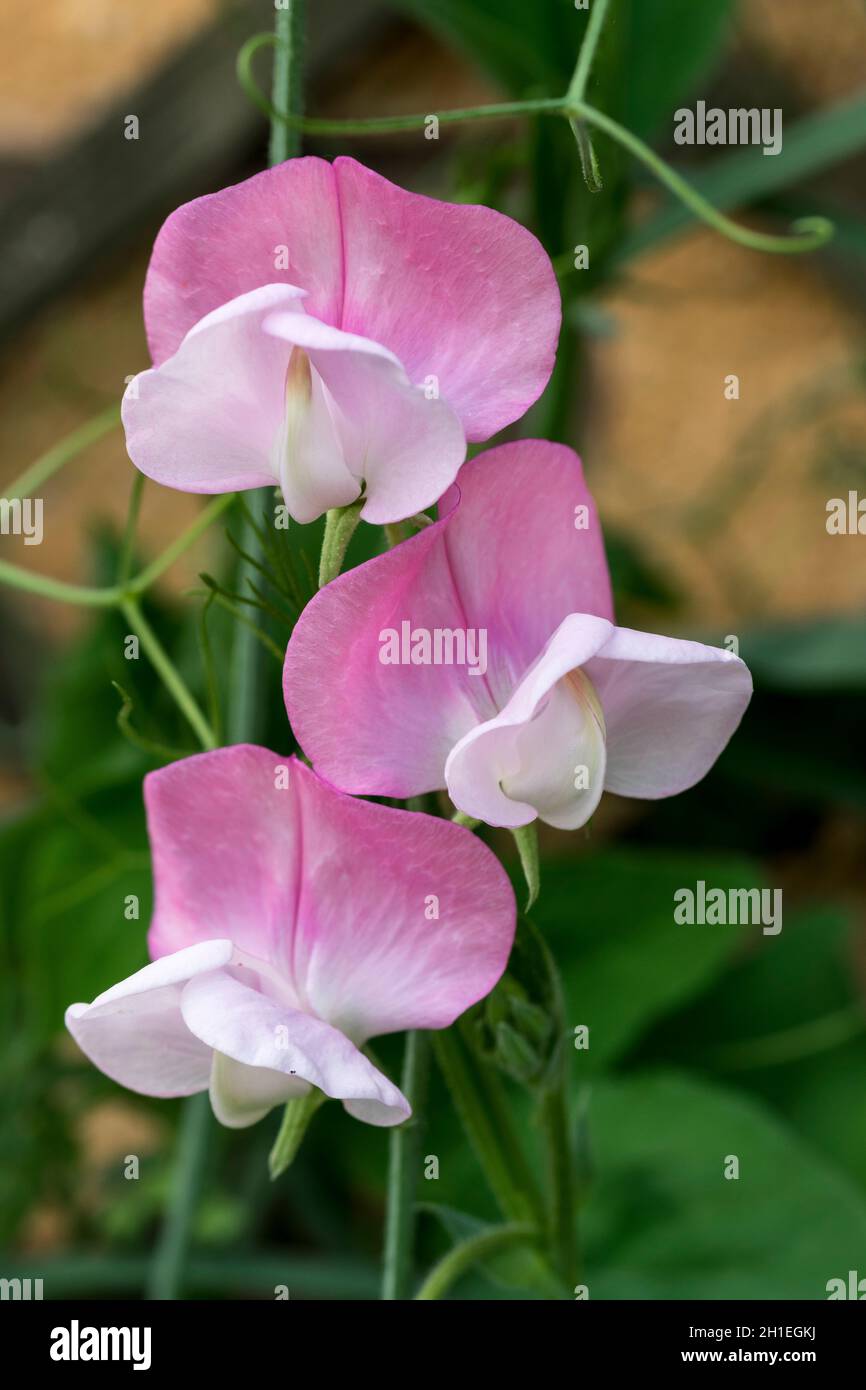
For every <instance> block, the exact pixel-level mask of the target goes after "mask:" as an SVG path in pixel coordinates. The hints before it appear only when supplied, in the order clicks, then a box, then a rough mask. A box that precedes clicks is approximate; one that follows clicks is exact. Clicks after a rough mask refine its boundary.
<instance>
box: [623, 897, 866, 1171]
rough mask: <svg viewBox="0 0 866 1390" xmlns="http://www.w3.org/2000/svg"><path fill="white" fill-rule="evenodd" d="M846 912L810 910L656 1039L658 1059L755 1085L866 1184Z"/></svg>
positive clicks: (862, 1051)
mask: <svg viewBox="0 0 866 1390" xmlns="http://www.w3.org/2000/svg"><path fill="white" fill-rule="evenodd" d="M856 944H857V942H856V934H855V932H854V930H853V924H852V923H851V922H850V921H849V918H848V915H847V913H845V912H841V911H839V910H837V909H834V908H832V907H820V906H816V907H812V908H810V909H808V910H807V911H802V912H800V913H798V914H797V915H796V916H794V915H792V916H791V918H790V920H788V919H787V918H786V920H785V924H784V928H783V930H782V932H781V933H780V935H779V936H778V937H773V938H768V939H767V940H766V941H765V942H764V944H763V946H762V947H761V948H760V949H759V950H757V951H756V952H754V953H753V954H751V955H750V956H749V957H748V958H747V959H745V960H742V961H740V962H738V963H737V964H736V965H735V967H734V968H733V969H732V970H730V971H729V972H728V973H727V974H726V975H725V976H724V977H723V979H721V980H720V981H718V982H717V983H716V984H715V985H714V986H713V987H712V988H711V989H710V990H708V991H707V993H706V994H704V995H702V996H701V998H700V1000H699V1001H698V1002H697V1003H695V1004H694V1005H692V1006H691V1007H689V1008H687V1009H685V1010H683V1011H682V1012H681V1013H680V1014H678V1015H676V1016H674V1017H672V1018H670V1019H669V1020H667V1021H666V1022H665V1024H664V1025H663V1026H662V1027H661V1028H659V1029H658V1030H656V1032H655V1033H654V1034H653V1035H652V1038H651V1039H650V1046H651V1049H652V1051H651V1054H650V1055H651V1057H652V1059H653V1060H654V1061H655V1060H660V1061H662V1062H667V1063H671V1062H674V1061H676V1059H677V1058H679V1057H684V1056H685V1057H688V1058H689V1060H690V1061H697V1062H700V1063H701V1064H702V1065H703V1066H704V1067H709V1068H711V1069H712V1070H713V1071H714V1072H715V1074H716V1075H717V1076H718V1077H719V1078H723V1079H724V1080H725V1081H726V1082H728V1083H731V1084H738V1085H742V1084H744V1083H746V1084H748V1086H749V1088H750V1089H751V1090H753V1091H755V1092H757V1093H758V1094H759V1095H760V1096H761V1097H763V1098H764V1099H765V1100H766V1101H767V1102H768V1103H770V1104H771V1105H772V1106H773V1107H774V1108H775V1109H776V1110H777V1111H779V1112H781V1113H782V1114H783V1115H784V1116H785V1117H786V1119H788V1121H789V1122H790V1123H791V1124H792V1125H794V1126H795V1127H796V1128H797V1129H798V1130H799V1131H800V1133H801V1134H803V1135H804V1136H807V1137H808V1139H809V1140H810V1142H812V1143H814V1144H815V1145H816V1146H818V1147H820V1149H821V1151H822V1152H823V1153H824V1154H826V1156H827V1157H828V1158H830V1159H832V1160H833V1161H834V1162H836V1163H838V1164H839V1165H840V1166H841V1167H843V1168H844V1169H845V1170H846V1171H847V1172H848V1173H849V1174H850V1175H851V1176H852V1177H853V1178H854V1179H855V1181H857V1182H858V1183H859V1184H860V1185H861V1186H866V1126H864V1124H863V1115H862V1100H861V1098H862V1094H863V1085H864V1078H866V1010H864V1006H863V1002H862V1000H861V999H860V997H859V994H858V992H857V990H856V987H855V983H854V980H853V978H852V971H851V960H852V957H853V953H854V951H855V949H856Z"/></svg>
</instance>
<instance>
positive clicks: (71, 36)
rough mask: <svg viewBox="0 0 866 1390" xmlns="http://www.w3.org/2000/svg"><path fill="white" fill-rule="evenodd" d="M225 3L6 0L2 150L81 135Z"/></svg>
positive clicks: (19, 153) (1, 28)
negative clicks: (112, 103)
mask: <svg viewBox="0 0 866 1390" xmlns="http://www.w3.org/2000/svg"><path fill="white" fill-rule="evenodd" d="M219 7H220V5H219V0H146V3H145V4H142V3H141V0H46V3H42V4H40V3H36V2H35V0H3V4H2V6H0V55H2V56H0V63H2V82H0V156H2V157H6V158H12V157H14V158H22V157H26V156H31V155H33V154H36V153H39V152H41V151H43V150H45V149H46V148H48V147H50V146H52V145H54V144H57V143H65V142H66V141H67V140H71V139H72V138H74V136H75V134H76V133H77V131H78V130H80V129H81V128H82V127H83V126H85V125H87V124H88V123H89V122H90V121H92V120H94V119H96V117H97V116H98V115H99V113H100V111H101V110H102V109H104V108H105V107H107V106H108V105H110V104H111V102H112V101H113V100H114V99H115V98H116V97H119V96H120V95H121V94H122V93H123V92H125V91H128V90H129V89H130V88H132V87H133V86H135V85H136V84H138V83H139V82H141V81H142V80H143V79H144V78H146V77H147V76H148V74H149V73H150V72H152V71H153V70H154V69H155V68H156V67H157V66H158V65H159V64H160V63H161V62H163V61H164V60H165V59H166V58H167V57H168V56H169V54H170V53H171V52H172V51H173V50H174V49H175V48H177V47H179V46H180V45H181V44H182V43H184V42H185V41H186V40H187V39H189V38H190V37H191V36H192V35H193V34H194V33H195V32H196V31H197V30H198V29H200V28H201V27H202V26H203V25H204V24H205V23H206V22H207V21H208V20H209V19H210V18H211V17H212V16H213V15H214V14H215V13H216V12H217V10H218V9H219Z"/></svg>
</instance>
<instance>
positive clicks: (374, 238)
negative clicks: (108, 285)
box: [144, 158, 560, 439]
mask: <svg viewBox="0 0 866 1390" xmlns="http://www.w3.org/2000/svg"><path fill="white" fill-rule="evenodd" d="M281 247H287V248H288V267H287V268H286V269H283V268H281V266H282V261H281V259H280V255H279V254H278V253H279V250H280V248H281ZM281 280H283V281H285V282H286V283H287V284H290V285H297V286H300V288H302V289H304V290H306V291H307V294H308V298H307V301H306V305H305V307H306V309H307V312H308V313H309V314H311V315H313V316H314V317H315V318H318V319H321V320H322V321H323V322H325V323H329V324H331V325H333V326H334V327H337V328H344V329H346V330H347V331H348V332H350V333H357V334H360V335H361V336H362V337H365V338H372V339H374V340H375V341H376V342H379V343H381V344H382V345H383V346H384V347H386V348H388V349H389V350H390V351H391V352H392V353H394V354H395V356H396V357H398V358H399V359H400V361H401V362H402V363H403V365H404V367H405V368H406V371H407V372H408V375H409V377H410V378H411V380H412V381H414V382H415V383H416V384H422V383H424V381H425V379H426V378H428V377H431V376H432V377H436V378H437V379H438V382H439V391H440V395H441V397H442V399H443V400H446V401H447V402H448V404H449V405H450V406H451V408H452V410H454V411H455V412H456V414H457V415H458V416H459V417H460V419H461V422H462V424H463V427H464V432H465V434H466V435H467V436H468V437H469V438H470V439H486V438H488V437H489V436H490V435H491V434H493V433H495V432H496V431H497V430H499V429H501V428H503V426H505V425H507V424H509V423H510V422H511V421H512V420H515V419H517V418H518V417H519V416H520V415H522V414H523V413H524V411H525V410H526V409H527V408H528V407H529V406H530V405H531V404H532V402H533V401H534V400H535V399H536V398H537V397H538V396H539V395H540V393H541V391H542V390H543V389H544V387H545V385H546V384H547V381H548V378H549V376H550V373H551V370H552V368H553V360H554V353H555V350H556V341H557V337H558V333H559V323H560V300H559V291H558V288H557V285H556V277H555V275H554V273H553V267H552V266H551V264H550V261H549V259H548V257H547V255H546V254H545V252H544V250H543V248H542V247H541V245H540V244H539V243H538V241H536V239H535V237H533V236H532V234H531V233H530V232H528V231H527V230H526V229H525V228H524V227H521V226H520V225H519V224H518V223H516V222H513V221H512V220H511V219H510V218H508V217H503V216H502V215H501V214H500V213H497V212H494V211H492V210H491V209H490V208H485V207H471V206H467V205H453V204H449V203H442V202H438V201H437V200H435V199H432V198H424V197H422V196H420V195H418V194H415V193H408V192H406V191H405V190H404V189H402V188H398V187H396V186H395V185H394V184H391V183H389V182H388V181H387V179H383V178H381V177H380V176H379V175H378V174H374V173H373V172H372V171H371V170H369V169H365V168H364V166H363V165H360V164H357V163H356V162H355V161H354V160H352V159H347V158H341V159H338V160H337V161H336V162H335V164H334V165H333V167H332V166H331V165H329V164H327V163H326V162H325V161H323V160H320V159H313V158H305V159H294V160H289V161H288V162H287V163H285V164H281V165H279V166H277V168H275V169H270V170H268V171H267V172H265V173H262V174H256V175H255V176H254V177H253V178H251V179H247V180H246V181H245V182H244V183H241V184H237V185H235V186H234V187H233V188H226V189H223V190H222V191H221V192H219V193H214V194H210V195H208V196H207V197H204V198H198V199H196V200H195V202H192V203H187V204H186V205H185V206H184V207H181V208H179V209H178V210H177V211H176V212H174V213H173V214H172V215H171V217H169V219H168V221H167V222H166V223H165V225H164V226H163V228H162V230H161V232H160V234H159V236H158V237H157V240H156V244H155V246H154V250H153V256H152V258H151V262H150V267H149V269H148V274H147V282H146V285H145V295H144V307H145V320H146V324H147V332H148V340H149V342H150V346H151V352H152V354H153V359H154V362H156V363H157V364H159V363H160V362H163V361H165V360H166V359H167V358H168V357H170V356H171V355H172V354H173V353H174V352H176V350H177V348H178V347H179V345H180V343H181V341H182V340H183V338H184V336H185V334H186V333H187V332H188V331H189V329H190V328H191V327H192V326H193V325H194V324H195V323H197V322H198V320H199V319H201V318H203V317H204V316H205V315H206V314H208V313H210V312H211V310H213V309H216V308H217V307H218V306H219V305H221V304H224V303H226V302H227V301H228V300H231V299H235V298H236V297H237V296H238V295H241V294H244V293H246V292H247V291H248V290H252V289H256V288H257V287H258V286H260V285H267V284H273V283H275V282H278V281H281ZM491 364H495V365H491Z"/></svg>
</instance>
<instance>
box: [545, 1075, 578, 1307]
mask: <svg viewBox="0 0 866 1390" xmlns="http://www.w3.org/2000/svg"><path fill="white" fill-rule="evenodd" d="M563 1070H564V1069H563ZM541 1125H542V1129H543V1131H544V1135H545V1139H546V1148H547V1187H548V1194H549V1197H548V1227H547V1239H548V1244H549V1248H550V1251H551V1257H552V1260H553V1263H554V1267H555V1268H556V1269H557V1270H558V1271H559V1273H560V1274H561V1275H562V1278H563V1279H564V1280H565V1283H566V1286H567V1287H568V1288H572V1287H573V1285H574V1284H576V1283H577V1278H578V1269H579V1263H578V1250H577V1194H576V1191H575V1181H574V1169H575V1160H574V1155H573V1153H572V1145H571V1136H570V1133H569V1127H568V1112H567V1108H566V1103H565V1086H564V1076H563V1077H561V1078H560V1084H559V1085H556V1086H553V1087H551V1088H550V1089H549V1090H547V1091H545V1093H544V1096H543V1097H542V1101H541Z"/></svg>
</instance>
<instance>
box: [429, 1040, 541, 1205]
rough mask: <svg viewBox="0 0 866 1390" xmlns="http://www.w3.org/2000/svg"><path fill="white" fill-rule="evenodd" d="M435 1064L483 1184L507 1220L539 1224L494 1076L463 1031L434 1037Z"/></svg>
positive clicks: (529, 1179) (526, 1169)
mask: <svg viewBox="0 0 866 1390" xmlns="http://www.w3.org/2000/svg"><path fill="white" fill-rule="evenodd" d="M433 1048H434V1051H435V1054H436V1061H437V1062H438V1064H439V1067H440V1069H441V1071H442V1075H443V1076H444V1078H445V1081H446V1083H447V1086H448V1089H449V1091H450V1093H451V1099H452V1101H453V1102H454V1107H455V1109H456V1110H457V1113H458V1115H459V1117H460V1120H461V1123H462V1125H463V1128H464V1129H465V1131H466V1134H467V1136H468V1138H469V1141H470V1143H471V1144H472V1147H473V1149H474V1151H475V1156H476V1158H477V1159H478V1162H479V1165H480V1167H481V1170H482V1172H483V1173H484V1176H485V1178H486V1179H487V1184H488V1186H489V1188H490V1190H491V1192H492V1193H493V1196H494V1197H495V1198H496V1201H497V1203H498V1204H499V1208H500V1210H501V1211H502V1214H503V1216H505V1217H506V1218H507V1219H508V1220H509V1221H527V1220H529V1221H533V1222H535V1223H536V1224H538V1225H541V1223H542V1218H543V1208H542V1204H541V1199H540V1197H539V1195H538V1192H537V1190H536V1187H535V1183H534V1181H533V1178H532V1174H531V1172H530V1170H529V1166H528V1164H527V1162H526V1158H525V1155H524V1153H523V1150H522V1148H521V1146H520V1142H519V1140H518V1138H517V1136H516V1134H515V1133H514V1129H513V1126H512V1122H511V1116H510V1112H509V1109H508V1104H507V1101H506V1099H505V1097H504V1096H503V1095H502V1093H501V1088H500V1086H499V1080H498V1077H496V1076H495V1075H494V1074H493V1072H492V1071H491V1070H490V1068H489V1067H483V1066H482V1064H481V1063H480V1062H479V1060H478V1058H477V1056H476V1055H475V1051H474V1049H473V1048H472V1046H471V1043H470V1041H469V1039H468V1038H467V1037H466V1035H465V1029H463V1028H461V1025H460V1024H459V1023H458V1024H455V1025H454V1026H453V1027H451V1028H448V1029H445V1030H444V1031H442V1032H437V1033H434V1035H433Z"/></svg>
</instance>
